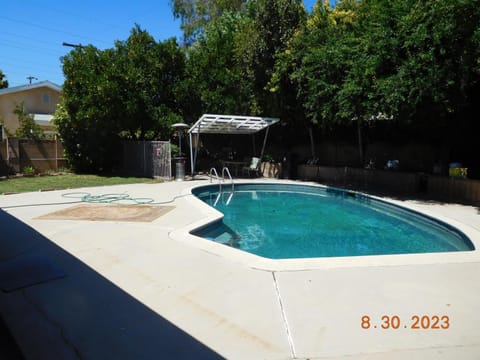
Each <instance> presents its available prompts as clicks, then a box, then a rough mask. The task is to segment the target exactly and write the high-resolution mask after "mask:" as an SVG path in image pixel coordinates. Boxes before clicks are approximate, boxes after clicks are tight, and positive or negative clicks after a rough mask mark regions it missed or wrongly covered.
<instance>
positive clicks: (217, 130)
mask: <svg viewBox="0 0 480 360" xmlns="http://www.w3.org/2000/svg"><path fill="white" fill-rule="evenodd" d="M279 121H280V119H278V118H270V117H256V116H241V115H212V114H204V115H202V117H200V119H198V121H197V122H196V123H195V124H193V125H192V127H191V128H190V130H188V132H189V133H193V134H199V133H202V134H253V133H256V132H258V131H260V130H263V129H265V128H266V127H268V126H270V125H273V124H275V123H277V122H279Z"/></svg>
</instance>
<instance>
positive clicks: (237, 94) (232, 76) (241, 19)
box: [187, 13, 253, 117]
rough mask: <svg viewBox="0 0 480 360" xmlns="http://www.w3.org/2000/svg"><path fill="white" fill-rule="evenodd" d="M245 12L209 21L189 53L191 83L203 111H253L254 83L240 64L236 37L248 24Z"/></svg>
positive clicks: (199, 110) (232, 112)
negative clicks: (252, 84)
mask: <svg viewBox="0 0 480 360" xmlns="http://www.w3.org/2000/svg"><path fill="white" fill-rule="evenodd" d="M248 24H249V19H248V18H246V17H245V16H244V14H241V13H226V14H224V15H222V16H221V17H219V18H217V19H216V20H215V21H213V22H211V23H209V24H208V26H207V27H206V29H205V33H204V34H202V35H201V36H200V37H199V39H198V40H197V42H196V43H195V45H193V46H192V47H191V48H190V49H189V52H188V65H187V73H188V74H189V84H190V86H191V89H193V91H194V93H195V94H196V97H197V103H198V108H197V109H196V111H197V112H198V113H197V114H196V116H197V117H198V116H199V115H200V114H201V113H204V112H209V113H220V114H221V113H230V114H237V113H241V114H243V113H250V110H251V108H252V93H253V89H252V87H251V83H250V82H249V81H248V80H249V79H248V77H246V76H245V75H246V73H245V72H244V71H243V68H242V67H241V66H239V61H238V60H239V58H240V56H239V53H238V49H237V47H236V38H237V36H239V34H241V33H242V31H244V29H245V28H247V27H248Z"/></svg>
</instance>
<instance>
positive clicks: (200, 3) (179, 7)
mask: <svg viewBox="0 0 480 360" xmlns="http://www.w3.org/2000/svg"><path fill="white" fill-rule="evenodd" d="M246 2H247V1H246V0H170V6H171V7H172V10H173V15H174V16H175V18H177V19H178V18H179V19H180V21H181V25H180V27H181V28H182V30H183V34H184V42H185V43H186V44H187V45H192V44H193V43H194V42H195V40H196V39H197V37H198V36H199V35H200V34H202V33H203V31H204V29H205V26H206V25H207V24H208V23H210V22H211V21H215V20H216V19H217V18H218V17H221V16H222V15H223V14H224V13H227V12H239V11H240V10H241V9H242V6H243V4H245V3H246Z"/></svg>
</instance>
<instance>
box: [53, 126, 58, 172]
mask: <svg viewBox="0 0 480 360" xmlns="http://www.w3.org/2000/svg"><path fill="white" fill-rule="evenodd" d="M53 139H54V140H55V171H56V172H58V136H57V134H55V135H54V136H53Z"/></svg>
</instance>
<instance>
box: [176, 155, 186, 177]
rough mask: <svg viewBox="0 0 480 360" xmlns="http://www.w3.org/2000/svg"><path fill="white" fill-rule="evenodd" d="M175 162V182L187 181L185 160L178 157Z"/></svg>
mask: <svg viewBox="0 0 480 360" xmlns="http://www.w3.org/2000/svg"><path fill="white" fill-rule="evenodd" d="M174 160H175V181H183V180H185V158H184V157H176V158H174Z"/></svg>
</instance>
